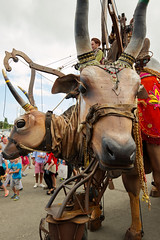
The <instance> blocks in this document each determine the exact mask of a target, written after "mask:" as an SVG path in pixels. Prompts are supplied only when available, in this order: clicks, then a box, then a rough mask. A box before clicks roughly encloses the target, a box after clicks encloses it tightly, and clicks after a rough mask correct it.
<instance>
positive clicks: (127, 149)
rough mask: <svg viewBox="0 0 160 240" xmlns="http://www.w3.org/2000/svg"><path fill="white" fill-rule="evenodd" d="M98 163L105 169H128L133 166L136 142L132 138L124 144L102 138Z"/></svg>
mask: <svg viewBox="0 0 160 240" xmlns="http://www.w3.org/2000/svg"><path fill="white" fill-rule="evenodd" d="M102 149H103V150H102V159H101V161H100V165H101V167H102V168H103V169H105V170H115V169H117V170H118V169H120V170H130V169H132V168H133V167H134V162H135V158H136V144H135V142H134V140H133V138H132V137H131V138H129V140H128V141H127V142H126V143H125V144H124V143H123V144H121V143H119V142H117V141H116V140H113V139H109V138H108V139H107V138H103V140H102Z"/></svg>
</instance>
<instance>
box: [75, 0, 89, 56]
mask: <svg viewBox="0 0 160 240" xmlns="http://www.w3.org/2000/svg"><path fill="white" fill-rule="evenodd" d="M88 8H89V3H88V0H83V1H82V0H77V7H76V14H75V42H76V48H77V55H78V56H79V55H82V54H84V53H88V52H91V51H92V48H91V43H90V38H89V32H88Z"/></svg>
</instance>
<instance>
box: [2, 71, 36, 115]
mask: <svg viewBox="0 0 160 240" xmlns="http://www.w3.org/2000/svg"><path fill="white" fill-rule="evenodd" d="M2 74H3V77H4V79H5V82H6V84H7V86H8V88H9V90H10V91H11V93H12V94H13V96H14V97H15V99H16V100H17V102H18V103H19V104H20V105H21V106H22V108H23V109H24V110H25V111H30V110H33V109H34V107H33V106H32V105H31V104H28V103H26V102H25V101H24V100H23V99H22V98H21V96H20V95H19V94H18V93H17V91H16V90H15V88H14V87H13V85H12V83H11V82H10V80H9V79H8V77H7V74H6V72H5V71H4V69H2Z"/></svg>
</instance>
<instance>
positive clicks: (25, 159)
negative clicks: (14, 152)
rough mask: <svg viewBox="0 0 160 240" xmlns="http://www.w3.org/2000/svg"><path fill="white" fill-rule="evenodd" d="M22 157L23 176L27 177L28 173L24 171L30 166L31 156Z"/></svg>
mask: <svg viewBox="0 0 160 240" xmlns="http://www.w3.org/2000/svg"><path fill="white" fill-rule="evenodd" d="M21 159H22V177H25V176H27V174H26V173H24V171H25V170H26V168H27V167H28V166H29V158H28V156H21Z"/></svg>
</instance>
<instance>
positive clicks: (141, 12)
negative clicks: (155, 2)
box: [125, 0, 149, 58]
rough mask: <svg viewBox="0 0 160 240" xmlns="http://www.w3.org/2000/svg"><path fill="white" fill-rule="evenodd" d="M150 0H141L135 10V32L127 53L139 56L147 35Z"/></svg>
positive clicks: (135, 56)
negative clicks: (147, 14)
mask: <svg viewBox="0 0 160 240" xmlns="http://www.w3.org/2000/svg"><path fill="white" fill-rule="evenodd" d="M148 2H149V0H139V2H138V4H137V7H136V9H135V12H134V24H133V34H132V37H131V41H130V43H129V44H128V46H127V48H126V50H125V53H127V54H128V55H131V56H132V57H134V58H137V56H138V54H139V52H140V50H141V48H142V45H143V41H144V38H145V36H146V11H147V5H148Z"/></svg>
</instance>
